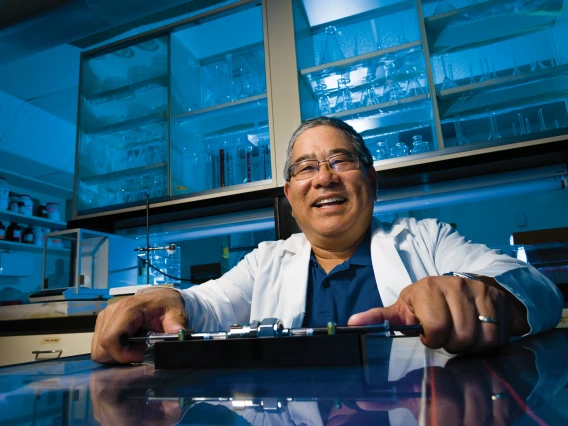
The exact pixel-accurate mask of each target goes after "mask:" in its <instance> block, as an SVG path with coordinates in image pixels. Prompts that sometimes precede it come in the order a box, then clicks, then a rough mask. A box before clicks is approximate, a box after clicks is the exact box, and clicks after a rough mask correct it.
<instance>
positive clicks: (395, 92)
mask: <svg viewBox="0 0 568 426" xmlns="http://www.w3.org/2000/svg"><path fill="white" fill-rule="evenodd" d="M383 68H384V70H385V85H384V86H383V94H382V96H381V100H382V101H383V102H389V101H396V100H398V99H400V98H402V97H404V94H403V93H402V88H401V87H400V84H398V82H397V81H396V80H395V78H394V76H395V71H394V70H395V64H394V62H387V63H386V64H385V65H384V67H383Z"/></svg>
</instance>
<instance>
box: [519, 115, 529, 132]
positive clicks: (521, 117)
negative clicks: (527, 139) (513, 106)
mask: <svg viewBox="0 0 568 426" xmlns="http://www.w3.org/2000/svg"><path fill="white" fill-rule="evenodd" d="M517 118H518V119H519V129H520V132H519V135H526V134H527V133H529V132H527V130H526V129H525V120H524V119H523V114H521V113H518V114H517Z"/></svg>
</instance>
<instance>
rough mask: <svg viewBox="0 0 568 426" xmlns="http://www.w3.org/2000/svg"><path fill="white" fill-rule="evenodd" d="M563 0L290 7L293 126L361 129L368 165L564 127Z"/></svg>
mask: <svg viewBox="0 0 568 426" xmlns="http://www.w3.org/2000/svg"><path fill="white" fill-rule="evenodd" d="M563 3H564V2H563V0H552V1H541V0H531V1H526V0H511V1H501V0H423V1H415V0H369V1H363V0H358V1H357V0H356V1H353V2H344V1H341V0H330V1H326V2H325V5H324V4H323V3H322V2H320V1H318V0H294V27H295V35H296V37H295V42H296V50H297V55H298V61H297V63H298V74H299V85H300V97H301V111H302V119H307V118H309V117H313V116H317V115H327V116H333V117H338V118H342V119H344V120H346V121H348V122H349V123H350V124H351V125H352V126H353V127H354V128H355V129H356V130H358V131H359V132H360V133H362V135H363V138H364V139H365V141H366V143H367V145H368V147H369V149H370V150H371V152H372V154H373V157H374V159H375V166H376V167H379V168H381V167H385V166H386V167H392V165H396V164H398V165H402V164H400V163H403V162H408V161H412V160H414V159H424V158H429V157H434V156H436V157H439V156H440V155H444V154H449V153H455V152H459V151H465V150H472V149H482V148H486V147H492V146H496V145H503V144H511V143H517V142H523V141H528V140H535V139H542V138H547V137H554V136H558V135H561V134H565V133H566V127H567V126H568V114H567V101H566V99H567V95H568V80H567V79H566V78H567V77H566V71H567V70H568V64H567V63H566V58H567V57H568V56H567V52H566V49H567V46H566V43H563V42H562V40H566V39H567V37H568V22H567V15H568V14H567V13H566V8H565V7H563V6H564V4H563Z"/></svg>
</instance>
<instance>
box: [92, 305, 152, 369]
mask: <svg viewBox="0 0 568 426" xmlns="http://www.w3.org/2000/svg"><path fill="white" fill-rule="evenodd" d="M131 299H135V298H134V297H132V298H129V299H125V300H123V301H122V302H119V303H117V304H116V305H113V307H114V306H117V307H118V308H120V309H121V310H120V311H119V312H116V313H115V312H111V313H109V314H107V315H108V316H109V320H110V319H111V320H112V321H109V324H108V325H107V326H106V327H105V328H104V330H103V333H101V336H100V337H99V346H100V347H101V348H102V349H103V350H104V351H105V352H106V354H107V357H111V358H112V359H113V360H114V362H120V363H131V362H142V361H144V349H145V348H144V346H143V345H128V346H121V344H120V338H121V336H122V335H123V334H128V335H129V336H132V335H134V334H135V333H136V332H137V331H138V330H140V329H141V328H142V326H143V325H144V322H145V318H144V317H145V315H146V314H150V313H146V312H144V311H143V309H141V308H140V307H139V306H137V305H136V304H135V303H136V301H134V300H133V301H132V302H130V300H131ZM115 310H116V309H115ZM113 314H114V315H113Z"/></svg>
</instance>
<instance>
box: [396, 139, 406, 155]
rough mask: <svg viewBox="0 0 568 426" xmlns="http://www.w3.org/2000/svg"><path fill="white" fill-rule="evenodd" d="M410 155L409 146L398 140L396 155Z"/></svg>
mask: <svg viewBox="0 0 568 426" xmlns="http://www.w3.org/2000/svg"><path fill="white" fill-rule="evenodd" d="M407 155H408V146H406V144H405V143H404V142H397V143H396V145H395V157H405V156H407Z"/></svg>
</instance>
